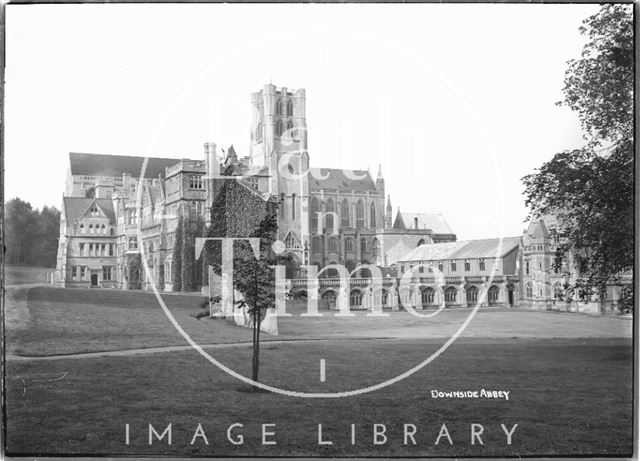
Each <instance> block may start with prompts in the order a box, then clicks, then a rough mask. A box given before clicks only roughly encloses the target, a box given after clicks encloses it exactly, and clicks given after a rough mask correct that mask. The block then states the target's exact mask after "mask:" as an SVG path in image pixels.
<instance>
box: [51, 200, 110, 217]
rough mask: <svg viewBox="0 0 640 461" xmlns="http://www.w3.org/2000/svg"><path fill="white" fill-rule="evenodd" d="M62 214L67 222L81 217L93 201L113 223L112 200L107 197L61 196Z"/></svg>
mask: <svg viewBox="0 0 640 461" xmlns="http://www.w3.org/2000/svg"><path fill="white" fill-rule="evenodd" d="M62 200H63V206H64V215H65V219H66V220H67V222H71V221H75V220H76V219H80V218H82V217H83V216H84V215H85V213H86V212H87V210H88V209H89V207H90V206H91V204H92V203H93V202H95V203H96V204H97V205H98V207H99V208H100V209H101V210H102V211H104V214H105V215H106V216H107V218H109V221H110V222H114V223H115V213H114V211H113V202H112V201H111V199H108V198H85V197H63V199H62Z"/></svg>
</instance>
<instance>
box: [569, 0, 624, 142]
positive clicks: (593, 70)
mask: <svg viewBox="0 0 640 461" xmlns="http://www.w3.org/2000/svg"><path fill="white" fill-rule="evenodd" d="M580 33H581V34H583V35H585V36H586V37H587V43H586V44H585V46H584V48H583V50H582V55H581V57H580V59H572V60H571V61H569V62H568V65H569V67H568V69H567V71H566V73H565V80H564V90H563V91H564V96H565V98H564V101H561V102H559V103H558V104H560V105H566V106H568V107H570V108H571V109H573V110H574V111H576V112H577V113H578V116H579V117H580V121H581V122H582V127H583V128H584V130H585V132H586V134H587V136H588V138H589V140H590V141H591V142H592V143H594V144H599V143H601V142H602V141H610V142H613V143H617V142H619V141H623V142H629V141H631V140H632V139H633V103H632V102H633V84H634V72H633V63H634V53H633V15H632V6H631V5H620V4H617V5H616V4H610V5H604V6H603V7H602V8H601V9H600V11H599V12H598V13H597V14H595V15H593V16H591V17H589V18H587V19H586V20H584V21H583V25H582V27H580Z"/></svg>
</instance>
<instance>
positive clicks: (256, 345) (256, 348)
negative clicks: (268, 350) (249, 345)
mask: <svg viewBox="0 0 640 461" xmlns="http://www.w3.org/2000/svg"><path fill="white" fill-rule="evenodd" d="M256 312H257V309H254V311H253V361H252V374H251V379H253V380H254V381H256V382H257V381H258V371H259V367H260V361H259V360H260V359H259V354H260V325H258V319H259V318H260V316H259V315H256Z"/></svg>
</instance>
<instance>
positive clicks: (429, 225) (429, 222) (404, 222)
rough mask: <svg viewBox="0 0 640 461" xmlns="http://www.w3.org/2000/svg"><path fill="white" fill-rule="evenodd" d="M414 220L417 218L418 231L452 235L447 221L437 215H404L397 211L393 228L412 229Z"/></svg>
mask: <svg viewBox="0 0 640 461" xmlns="http://www.w3.org/2000/svg"><path fill="white" fill-rule="evenodd" d="M415 218H418V229H431V230H432V231H433V233H434V234H453V233H454V232H453V230H452V229H451V227H449V223H447V220H446V219H444V216H442V215H441V214H439V213H438V214H435V213H405V212H400V211H398V214H397V215H396V220H395V222H394V223H393V228H394V229H414V228H415Z"/></svg>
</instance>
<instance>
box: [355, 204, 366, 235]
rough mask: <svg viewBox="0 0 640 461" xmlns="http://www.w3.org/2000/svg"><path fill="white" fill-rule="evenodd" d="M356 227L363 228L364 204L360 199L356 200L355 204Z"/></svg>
mask: <svg viewBox="0 0 640 461" xmlns="http://www.w3.org/2000/svg"><path fill="white" fill-rule="evenodd" d="M356 227H357V228H358V229H363V228H364V205H363V204H362V200H358V203H357V204H356Z"/></svg>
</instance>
